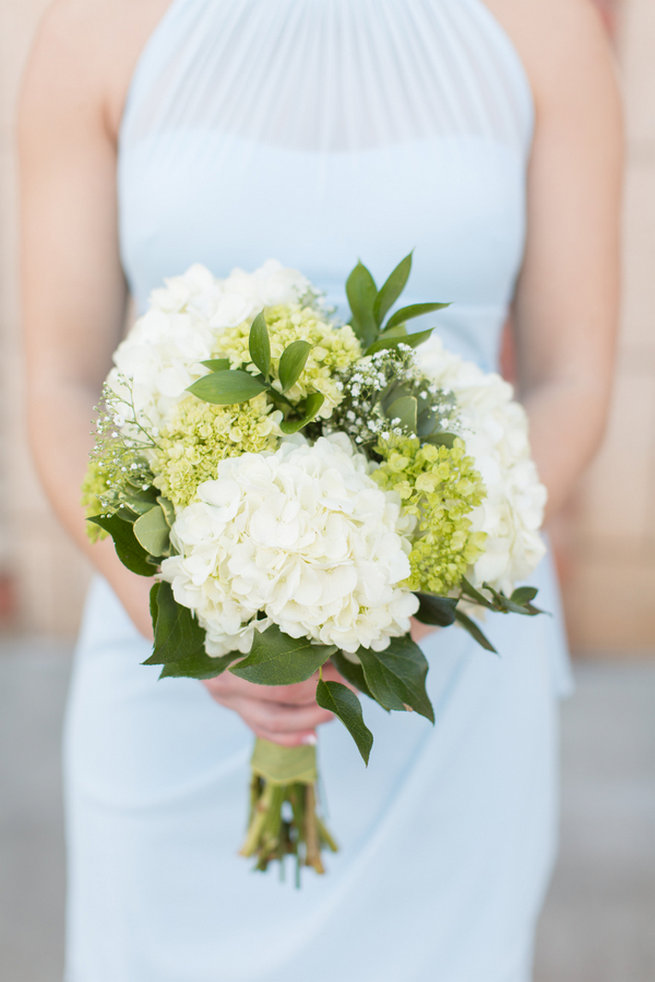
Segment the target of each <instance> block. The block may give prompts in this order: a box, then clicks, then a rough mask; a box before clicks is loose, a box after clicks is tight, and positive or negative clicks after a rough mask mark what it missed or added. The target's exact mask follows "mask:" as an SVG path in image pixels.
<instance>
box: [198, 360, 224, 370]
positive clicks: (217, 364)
mask: <svg viewBox="0 0 655 982" xmlns="http://www.w3.org/2000/svg"><path fill="white" fill-rule="evenodd" d="M200 364H201V365H204V366H205V368H211V370H212V372H225V371H227V370H228V369H229V367H230V359H229V358H208V359H207V361H201V362H200Z"/></svg>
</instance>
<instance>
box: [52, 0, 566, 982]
mask: <svg viewBox="0 0 655 982" xmlns="http://www.w3.org/2000/svg"><path fill="white" fill-rule="evenodd" d="M533 116H534V109H533V103H532V99H531V92H530V87H529V84H528V81H527V78H526V75H525V72H524V69H523V67H522V64H521V62H520V60H519V57H518V55H517V52H516V50H515V49H514V47H513V46H512V43H511V42H510V39H509V38H508V36H507V34H506V33H505V32H504V30H503V29H502V27H501V26H500V24H499V23H498V22H497V21H496V20H495V19H494V18H493V17H492V15H491V14H490V12H489V10H488V9H487V8H486V6H485V5H484V4H483V2H482V0H174V2H173V3H172V4H171V6H170V8H169V9H168V11H167V12H166V13H165V15H164V17H163V19H162V20H161V21H160V23H159V24H158V26H157V27H156V29H155V31H154V33H153V34H152V36H151V37H150V39H149V41H148V43H147V45H146V47H145V49H144V51H143V52H142V55H141V57H140V60H139V62H138V65H137V68H136V71H135V73H134V77H133V79H132V83H131V87H130V91H129V97H128V101H127V107H126V110H125V116H124V119H123V123H122V129H121V135H120V147H119V150H120V153H119V164H118V179H119V210H120V235H121V248H122V258H123V263H124V267H125V271H126V274H127V277H128V280H129V283H130V286H131V289H132V292H133V295H134V297H135V298H136V301H137V304H138V306H139V307H140V308H141V309H143V308H144V306H145V304H146V302H147V297H148V293H149V291H150V290H151V289H152V288H153V287H155V286H157V285H158V284H160V282H161V280H162V278H163V277H165V276H170V275H174V274H177V273H180V272H182V271H183V270H185V269H186V268H187V267H188V266H189V265H190V264H191V263H194V262H202V263H205V264H206V265H207V266H209V267H210V268H211V269H212V270H213V271H214V272H215V273H217V274H219V275H224V274H227V273H228V272H229V270H230V269H231V268H232V267H233V266H235V265H239V266H242V267H243V268H245V269H252V268H254V267H256V266H258V265H259V264H260V263H262V262H263V261H264V260H265V259H267V258H268V257H270V256H272V257H275V258H277V259H279V260H281V261H282V262H283V263H284V264H285V265H290V266H294V267H297V268H299V269H301V270H302V271H303V272H304V273H306V274H307V275H308V276H309V277H310V278H311V279H312V280H313V281H314V282H315V283H317V284H318V285H319V286H321V287H322V288H323V289H325V290H326V291H327V293H328V295H329V298H330V299H331V300H332V301H333V302H334V303H337V304H339V305H341V306H343V299H344V298H343V293H342V290H343V282H344V278H345V275H346V273H347V272H348V270H349V269H350V268H351V267H352V265H354V263H355V261H356V260H357V258H358V257H361V258H362V260H364V261H365V262H366V263H367V264H368V265H369V266H370V268H371V269H372V271H373V273H374V275H375V276H376V277H378V278H379V279H380V280H381V279H382V278H383V277H384V276H385V275H386V274H387V273H388V272H389V270H390V269H391V268H392V266H393V265H394V264H395V263H396V262H397V261H398V260H399V259H400V258H401V257H402V256H403V255H405V254H406V253H407V252H408V251H409V250H410V249H412V248H414V249H415V253H414V255H415V262H414V272H413V274H412V278H411V281H410V284H409V290H408V298H407V299H408V301H410V300H414V299H415V300H431V299H439V300H449V301H452V307H451V308H449V310H448V311H446V312H444V313H442V314H440V315H439V317H438V321H439V323H440V325H441V335H442V337H443V338H444V340H445V341H446V342H447V343H448V344H450V345H452V346H453V347H455V348H456V349H457V350H458V351H460V352H462V353H463V354H465V355H466V356H467V357H471V358H474V359H476V360H477V361H478V362H479V363H480V364H481V365H482V366H483V367H484V368H488V369H490V368H492V367H494V366H495V365H496V361H497V354H498V347H499V337H500V333H501V328H502V325H503V322H504V320H505V317H506V313H507V307H508V303H509V301H510V299H511V296H512V291H513V288H514V283H515V278H516V275H517V271H518V268H519V266H520V263H521V256H522V250H523V244H524V235H525V193H526V165H527V160H528V156H529V153H530V146H531V137H532V129H533ZM535 580H536V581H537V582H538V584H539V585H540V586H541V587H542V591H543V592H542V596H541V600H542V603H543V605H544V606H545V607H547V608H548V609H549V610H551V611H552V612H553V614H554V616H553V617H550V618H546V617H543V618H540V619H538V620H531V619H527V618H513V619H507V618H505V619H503V618H497V619H494V620H490V621H488V622H487V631H488V633H489V635H490V636H491V637H492V639H493V640H494V641H495V643H496V645H497V647H498V650H499V652H500V657H495V656H494V655H492V654H489V653H488V652H486V651H483V650H482V649H481V648H478V647H477V646H476V645H475V644H474V643H473V642H471V641H470V640H469V638H468V636H467V635H465V634H464V633H463V632H460V631H459V630H458V629H451V630H449V631H447V632H441V633H436V634H434V635H432V636H431V637H430V638H429V639H428V640H427V641H426V642H425V644H424V648H425V651H426V654H427V656H428V658H429V661H430V673H429V689H430V693H431V697H432V700H433V702H434V705H435V709H436V718H437V722H436V726H435V727H434V728H433V727H431V726H430V725H429V724H428V723H427V722H426V721H425V720H424V719H421V718H419V717H417V716H416V715H414V714H397V713H396V714H393V715H391V716H387V715H386V714H385V713H384V712H383V711H381V710H380V709H378V708H377V707H376V706H374V705H373V704H371V703H369V702H368V700H365V705H364V710H365V715H366V719H367V721H368V723H369V725H370V727H371V729H372V730H373V731H374V734H375V745H374V748H373V753H372V757H371V764H370V766H369V768H368V770H366V769H365V768H364V766H363V764H362V761H361V760H360V758H359V755H358V754H357V752H356V750H355V748H354V746H353V744H352V741H351V739H350V737H349V736H348V734H347V733H346V732H345V730H344V729H343V728H342V726H341V724H340V723H338V722H334V723H332V724H329V725H327V726H324V727H322V728H321V730H320V740H319V754H320V764H321V771H322V776H323V784H324V789H325V791H324V798H325V806H326V810H327V812H328V815H329V823H330V825H331V826H332V828H333V829H334V831H335V833H336V835H337V837H338V839H339V842H340V845H341V851H340V852H339V854H338V855H336V856H334V857H332V856H329V857H328V860H327V865H328V873H327V875H326V876H325V877H323V878H319V877H316V876H315V875H314V874H313V873H312V872H311V871H308V872H307V874H306V875H305V877H304V884H303V888H302V890H301V891H296V890H294V888H293V886H292V885H291V882H288V883H286V884H281V883H280V882H278V879H277V877H276V875H275V873H271V874H269V875H267V876H262V875H260V874H255V873H253V872H251V870H250V866H249V863H248V862H247V861H245V860H244V859H241V858H239V857H238V856H237V855H236V849H237V847H238V845H239V843H240V840H241V837H242V833H243V829H244V821H245V818H246V785H247V780H248V759H249V755H250V751H251V743H252V738H251V734H250V732H249V731H248V730H247V728H246V727H245V725H244V724H243V723H242V722H241V720H240V719H239V717H238V716H236V715H235V714H234V713H232V712H230V711H229V710H227V709H224V708H222V707H220V706H219V705H218V704H216V703H215V702H213V701H212V700H211V699H210V697H209V696H208V694H207V692H206V691H205V689H204V687H203V686H202V685H201V684H200V683H198V682H195V681H193V680H187V679H182V680H170V679H169V680H166V681H163V682H159V681H157V671H156V669H153V668H144V667H142V666H141V665H140V662H141V661H142V660H143V659H144V658H145V657H147V655H148V646H147V644H146V643H145V641H143V639H141V638H140V637H139V636H138V635H137V633H136V631H135V629H134V627H133V626H132V625H131V623H130V622H129V620H128V618H127V617H126V615H125V613H124V612H123V610H122V609H121V607H120V605H119V604H118V602H117V600H116V599H115V597H114V596H113V594H112V593H111V591H110V590H109V588H108V587H107V585H106V584H105V583H104V582H103V581H102V580H99V579H98V580H96V581H95V582H94V584H93V586H92V589H91V592H90V595H89V599H88V603H87V607H86V611H85V615H84V622H83V626H82V631H81V636H80V640H79V645H78V650H77V659H76V665H75V671H74V678H73V684H72V690H71V698H70V704H69V712H68V718H67V728H66V747H65V771H66V788H67V823H68V842H69V908H68V915H69V920H68V925H69V927H68V932H69V933H68V962H67V975H66V978H67V982H310V980H311V982H336V980H339V982H527V980H528V979H529V978H530V974H531V953H532V943H533V933H534V927H535V921H536V918H537V916H538V912H539V908H540V904H541V902H542V899H543V895H544V891H545V888H546V885H547V882H548V877H549V872H550V869H551V865H552V861H553V852H554V846H555V839H556V815H557V806H556V797H557V796H556V783H557V736H556V719H557V697H558V695H560V694H561V693H562V692H564V691H565V690H566V688H567V687H568V671H567V667H566V660H565V654H564V644H563V637H562V634H561V619H560V616H559V611H558V603H557V596H556V591H555V589H554V580H553V576H552V573H551V569H550V565H549V563H548V562H545V563H544V564H543V566H542V568H541V569H540V570H539V572H538V574H537V575H536V576H535Z"/></svg>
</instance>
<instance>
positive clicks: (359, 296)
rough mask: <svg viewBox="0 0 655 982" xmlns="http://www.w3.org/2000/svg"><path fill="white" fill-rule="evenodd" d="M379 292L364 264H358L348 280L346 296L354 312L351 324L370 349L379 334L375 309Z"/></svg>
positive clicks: (365, 346)
mask: <svg viewBox="0 0 655 982" xmlns="http://www.w3.org/2000/svg"><path fill="white" fill-rule="evenodd" d="M377 294H378V291H377V287H376V285H375V280H374V279H373V277H372V276H371V273H370V272H369V270H368V269H367V268H366V266H364V264H363V263H361V262H358V263H357V265H356V266H355V268H354V269H353V270H352V272H351V273H350V275H349V276H348V279H347V280H346V296H347V297H348V303H349V304H350V310H351V311H352V317H351V320H350V323H351V325H352V329H353V331H354V332H355V334H356V335H357V337H358V338H359V340H360V341H361V343H362V346H363V347H364V348H368V346H369V345H370V344H372V342H373V341H374V340H375V338H376V337H377V334H378V325H377V321H376V319H375V314H374V312H373V308H374V305H375V300H376V297H377Z"/></svg>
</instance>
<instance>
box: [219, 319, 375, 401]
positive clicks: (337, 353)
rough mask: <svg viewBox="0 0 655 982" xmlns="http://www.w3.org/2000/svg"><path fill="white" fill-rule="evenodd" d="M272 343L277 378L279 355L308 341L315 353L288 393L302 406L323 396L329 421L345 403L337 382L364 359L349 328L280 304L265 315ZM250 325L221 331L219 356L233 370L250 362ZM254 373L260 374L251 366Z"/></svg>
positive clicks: (312, 353)
mask: <svg viewBox="0 0 655 982" xmlns="http://www.w3.org/2000/svg"><path fill="white" fill-rule="evenodd" d="M264 316H265V319H266V326H267V328H268V333H269V337H270V342H271V373H272V375H273V378H277V376H278V364H279V360H280V355H281V354H282V352H283V351H284V349H285V348H286V347H287V346H288V345H289V344H291V342H292V341H298V340H302V341H308V342H309V343H310V344H311V345H312V350H311V351H310V353H309V356H308V358H307V363H306V365H305V368H304V369H303V372H302V374H301V376H300V378H299V379H298V381H297V382H296V384H295V385H294V386H293V387H292V388H291V389H289V391H288V392H286V393H285V394H286V396H287V397H288V398H289V399H290V400H291V401H292V402H293V403H296V402H299V401H300V400H302V399H304V398H305V397H306V396H307V395H308V394H309V393H310V392H321V393H322V394H323V395H324V396H325V402H324V403H323V406H322V408H321V410H320V412H319V416H320V417H321V418H323V419H327V418H328V417H329V416H330V415H331V414H332V410H333V409H334V408H335V406H338V405H339V403H340V402H341V400H342V399H343V384H342V382H341V381H340V380H339V379H338V378H335V375H336V373H337V372H342V371H343V370H344V369H346V368H348V366H349V365H351V364H352V363H353V362H355V361H357V359H358V358H360V357H361V354H362V349H361V346H360V343H359V341H358V340H357V337H356V336H355V334H354V332H353V330H352V328H351V327H350V326H349V325H348V324H346V325H344V326H343V327H335V325H334V324H332V323H330V322H329V321H327V320H324V319H322V317H321V315H320V313H318V312H317V311H316V310H314V309H313V308H311V307H304V306H302V305H301V304H281V305H279V306H275V307H267V308H266V310H265V311H264ZM249 333H250V322H249V321H247V322H244V323H243V324H240V325H239V326H238V327H230V328H227V329H226V330H225V331H222V332H221V334H220V337H219V339H218V344H217V351H216V355H217V356H218V357H223V358H229V359H230V367H231V368H238V367H239V366H240V365H242V364H248V363H249V362H250V353H249V348H248V336H249ZM252 370H253V372H255V373H256V372H257V371H258V370H257V369H256V368H255V366H254V365H253V366H252Z"/></svg>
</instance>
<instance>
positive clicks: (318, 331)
mask: <svg viewBox="0 0 655 982" xmlns="http://www.w3.org/2000/svg"><path fill="white" fill-rule="evenodd" d="M410 269H411V256H407V257H406V258H405V259H403V260H402V262H401V263H399V265H398V266H397V267H396V268H395V269H394V270H393V272H392V273H391V274H390V276H389V277H388V279H387V280H386V282H385V283H384V285H383V286H382V287H381V288H380V289H378V288H377V286H376V284H375V282H374V280H373V277H372V276H371V274H370V272H369V271H368V270H367V269H366V267H365V266H363V265H362V264H361V263H358V264H357V266H356V267H355V268H354V269H353V271H352V272H351V274H350V276H349V277H348V280H347V282H346V295H347V298H348V301H349V304H350V310H351V317H350V321H349V323H347V324H339V323H337V322H336V320H335V319H334V317H333V315H332V313H331V311H330V310H329V309H328V308H327V307H326V304H325V301H324V299H323V298H322V296H321V294H320V293H319V292H318V291H317V290H316V289H315V288H314V287H313V286H312V284H311V283H310V282H309V281H308V280H307V279H306V278H305V277H304V276H302V275H301V274H300V273H298V272H296V271H295V270H292V269H286V268H284V267H282V266H281V265H280V264H279V263H277V262H275V261H272V260H270V261H268V262H267V263H265V264H264V265H263V266H262V267H261V268H260V269H257V270H255V272H253V273H246V272H244V271H242V270H239V269H237V270H234V271H233V272H232V273H231V274H230V276H228V277H227V278H225V279H217V278H215V277H214V276H213V275H212V274H211V273H210V272H209V271H208V270H207V269H205V268H204V267H202V266H198V265H196V266H192V267H191V268H190V269H189V270H188V271H187V272H186V273H185V274H184V275H183V276H179V277H175V278H173V279H170V280H168V281H167V282H166V285H165V287H164V288H162V289H158V290H155V291H154V292H153V293H152V295H151V298H150V306H149V309H148V311H147V313H145V315H144V316H142V317H141V318H140V319H139V320H137V321H136V323H135V324H134V326H133V328H132V330H131V331H130V333H129V335H128V336H127V338H126V339H125V340H124V341H123V342H122V343H121V344H120V346H119V347H118V349H117V351H116V353H115V355H114V367H113V368H112V370H111V372H110V373H109V376H108V378H107V380H106V383H105V386H104V389H103V396H102V401H101V404H100V406H99V407H98V420H97V439H96V445H95V449H94V450H93V452H92V455H91V459H90V464H89V467H88V471H87V475H86V479H85V482H84V487H83V501H84V504H85V506H86V509H87V514H88V516H89V520H90V522H91V524H90V526H89V529H90V533H91V534H92V536H93V535H95V536H98V535H106V534H109V535H110V536H111V537H112V538H113V541H114V544H115V548H116V552H117V553H118V556H119V558H120V559H121V561H122V562H123V563H124V564H125V566H127V567H128V568H129V569H131V570H133V571H134V572H135V573H138V574H141V575H143V576H153V575H155V576H156V582H155V584H154V586H153V588H152V593H151V612H152V620H153V626H154V637H155V641H154V650H153V654H152V656H151V657H150V658H149V659H148V660H147V662H146V663H145V664H156V665H161V666H162V670H161V676H162V677H163V676H191V677H194V678H211V677H214V676H217V675H219V674H221V673H222V672H224V671H226V670H229V671H231V672H233V673H234V674H235V675H237V676H239V677H240V678H243V679H247V680H249V681H251V682H255V683H259V684H261V685H289V684H292V683H296V682H302V681H305V680H307V679H309V678H311V677H312V676H314V675H316V674H318V682H317V687H316V700H317V702H318V704H319V705H320V706H322V707H324V708H325V709H328V710H330V711H331V712H332V713H334V714H335V716H337V717H338V718H339V719H340V720H341V721H342V723H343V724H344V725H345V726H346V727H347V729H348V730H349V732H350V733H351V735H352V737H353V739H354V741H355V743H356V745H357V748H358V749H359V752H360V753H361V755H362V757H363V758H364V760H365V761H368V757H369V753H370V751H371V746H372V743H373V736H372V734H371V732H370V731H369V729H368V728H367V726H366V724H365V722H364V719H363V715H362V709H361V705H360V701H359V698H358V696H357V694H356V692H357V691H358V692H360V693H363V694H365V695H366V696H367V697H370V698H371V699H373V700H375V701H376V702H377V703H379V704H380V705H381V706H383V707H384V708H385V709H387V710H408V709H411V710H414V711H415V712H417V713H419V714H420V715H422V716H424V717H426V718H427V719H429V720H431V721H433V711H432V706H431V704H430V700H429V698H428V696H427V693H426V688H425V679H426V673H427V669H428V665H427V662H426V659H425V656H424V655H423V653H422V651H421V649H420V648H419V647H418V645H416V644H415V643H414V642H413V641H412V640H411V638H410V634H409V630H410V618H411V617H412V616H414V617H416V618H418V620H420V621H422V622H423V623H425V624H430V625H437V626H439V627H447V626H449V625H451V624H454V623H458V624H459V625H460V626H461V627H462V628H464V629H465V630H467V631H469V632H470V633H471V634H472V635H473V637H474V638H475V639H476V640H477V641H478V642H479V643H480V644H482V645H483V646H484V647H486V648H489V649H491V650H493V648H492V646H491V644H490V642H489V641H488V640H487V638H486V637H485V635H484V634H483V632H482V630H481V629H480V627H479V625H478V624H477V623H476V622H475V621H474V620H473V616H474V615H475V614H476V612H478V611H480V610H481V609H484V608H487V609H491V610H496V611H502V612H505V613H516V614H527V615H532V614H535V613H538V609H537V608H536V607H535V606H534V605H533V603H532V601H533V600H534V597H535V594H536V590H535V589H533V588H532V587H526V586H520V587H518V588H516V587H515V584H516V583H517V582H519V581H521V580H522V579H524V578H525V577H526V576H528V575H529V574H530V572H531V571H532V570H533V569H534V567H535V565H536V564H537V562H538V560H539V559H540V557H541V555H542V553H543V545H542V542H541V539H540V537H539V532H538V529H539V526H540V524H541V518H542V513H543V506H544V501H545V491H544V488H543V486H542V485H541V484H540V483H539V480H538V478H537V474H536V470H535V467H534V464H533V463H532V461H531V459H530V451H529V445H528V437H527V424H526V417H525V414H524V412H523V410H522V409H521V407H520V406H519V405H518V404H517V403H516V402H514V401H513V400H512V389H511V387H510V386H509V385H508V384H507V383H506V382H504V381H503V380H502V379H501V378H500V377H499V376H497V375H493V374H486V373H484V372H482V371H481V370H480V369H479V368H477V366H475V365H474V364H472V363H469V362H466V361H463V360H462V359H460V358H459V357H458V356H457V355H455V354H453V353H451V352H449V351H447V350H445V349H444V347H443V346H442V344H441V343H440V341H439V340H438V339H437V338H436V337H434V336H432V334H431V331H422V332H420V333H414V334H409V333H408V332H407V329H406V324H407V322H408V321H409V320H411V319H412V318H414V317H416V316H419V315H422V314H426V313H429V312H432V311H435V310H438V309H439V308H440V307H442V306H445V305H444V304H438V303H421V304H413V305H411V306H406V307H401V308H400V309H396V310H395V312H393V313H391V315H390V316H388V315H389V312H390V311H391V309H392V308H393V307H394V306H395V305H396V303H397V301H398V299H399V297H400V295H401V293H402V291H403V289H404V287H405V284H406V282H407V279H408V276H409V273H410ZM328 660H331V661H332V663H333V664H334V666H335V667H336V668H337V670H338V671H339V673H340V675H341V676H342V678H343V679H344V684H342V683H340V682H335V681H331V680H324V679H323V678H322V670H321V669H322V666H323V665H324V664H325V663H326V662H327V661H328ZM345 683H348V684H345ZM315 754H316V751H315V748H314V747H310V746H303V747H298V748H284V747H281V746H278V745H276V744H271V743H268V742H267V741H263V740H257V742H256V745H255V750H254V754H253V759H252V774H253V777H252V787H251V809H250V821H249V827H248V832H247V836H246V841H245V843H244V846H243V849H242V852H243V853H244V854H245V855H249V856H256V861H257V868H259V869H266V867H267V865H268V863H269V862H270V861H271V860H273V859H277V860H282V859H283V857H284V856H285V855H287V854H289V853H291V854H293V855H295V856H296V859H297V864H298V866H297V868H298V869H299V867H300V865H301V864H306V865H310V866H312V867H314V869H316V870H317V871H318V872H322V871H323V866H322V860H321V849H322V847H324V846H327V847H329V848H332V849H335V848H336V846H335V844H334V842H333V840H332V838H331V836H330V834H329V832H328V831H327V829H326V828H325V826H324V824H323V822H322V820H321V818H320V817H319V815H318V814H317V806H316V794H315V786H316V780H317V772H316V756H315Z"/></svg>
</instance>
